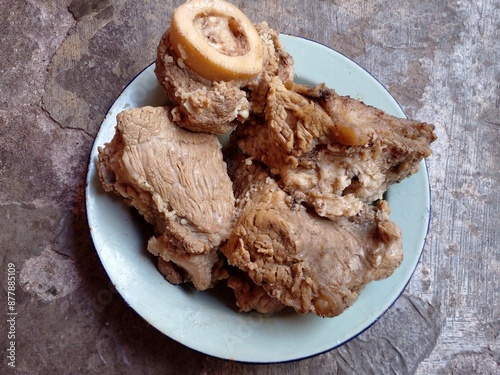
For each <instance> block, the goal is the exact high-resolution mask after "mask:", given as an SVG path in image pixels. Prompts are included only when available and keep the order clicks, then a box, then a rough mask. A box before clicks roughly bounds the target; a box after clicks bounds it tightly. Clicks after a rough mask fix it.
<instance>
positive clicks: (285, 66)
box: [155, 23, 293, 134]
mask: <svg viewBox="0 0 500 375" xmlns="http://www.w3.org/2000/svg"><path fill="white" fill-rule="evenodd" d="M255 27H256V29H257V31H258V33H259V36H260V38H261V40H262V43H263V45H264V52H265V64H264V70H263V72H261V74H260V75H259V76H257V77H256V78H253V79H252V80H249V81H230V82H223V81H221V82H214V81H209V80H207V79H204V78H202V77H200V76H199V75H198V74H196V73H195V72H193V71H191V70H189V69H188V68H187V67H186V66H185V64H184V63H183V62H182V57H180V56H177V55H176V54H175V52H174V51H173V49H172V48H171V46H170V41H169V32H170V31H169V30H167V31H166V32H165V33H164V34H163V36H162V38H161V40H160V43H159V45H158V49H157V59H156V66H155V74H156V76H157V78H158V82H159V83H160V84H161V85H162V86H163V88H164V89H165V92H166V94H167V96H168V98H169V100H170V101H171V102H172V103H173V105H174V108H173V109H172V116H173V120H174V122H175V123H176V124H177V125H179V126H182V127H185V128H187V129H189V130H192V131H196V132H204V133H211V134H224V133H227V132H228V131H231V130H233V129H234V128H235V127H236V126H237V125H238V124H240V123H243V122H244V121H245V120H246V119H247V118H248V117H249V115H250V112H253V111H255V110H257V109H258V108H253V106H255V105H257V106H258V103H261V101H260V100H259V97H260V96H261V94H259V91H258V89H259V87H260V86H259V82H260V79H261V77H262V76H264V75H270V76H276V77H279V78H280V79H282V80H284V81H289V80H293V59H292V57H291V56H290V55H289V54H288V53H287V52H286V51H285V49H284V48H283V46H282V45H281V43H280V41H279V39H278V33H277V32H276V31H274V30H272V29H270V28H269V27H268V26H267V24H266V23H260V24H257V25H255Z"/></svg>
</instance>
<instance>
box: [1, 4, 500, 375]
mask: <svg viewBox="0 0 500 375" xmlns="http://www.w3.org/2000/svg"><path fill="white" fill-rule="evenodd" d="M180 3H181V1H179V0H176V1H173V2H168V1H155V0H148V1H132V0H104V1H98V0H88V1H84V0H73V1H69V0H67V1H64V0H1V1H0V14H2V17H1V18H0V93H1V94H0V248H1V253H0V265H1V268H0V270H1V271H0V272H1V273H2V275H1V285H2V289H3V291H2V295H1V297H0V303H1V305H2V307H1V309H2V311H4V312H3V313H2V314H4V315H2V318H1V319H0V328H1V330H0V348H2V353H3V354H2V363H1V370H0V373H2V374H4V373H10V371H12V369H11V368H10V367H9V366H8V359H7V358H6V357H7V355H6V354H5V353H7V352H8V350H7V349H8V345H10V344H9V340H8V338H7V335H8V329H9V323H8V322H7V319H8V316H7V315H6V311H7V306H8V301H7V291H8V281H7V280H8V267H9V264H13V265H14V266H15V268H16V296H15V297H16V309H17V311H18V312H19V314H18V315H17V316H16V319H17V320H16V332H15V333H16V339H15V340H16V363H15V364H16V368H15V371H17V373H20V374H25V373H26V374H70V373H71V374H85V373H90V374H94V373H105V374H125V373H127V374H139V373H141V374H155V373H172V374H173V373H175V374H179V373H193V374H202V373H220V374H228V373H245V374H283V373H289V374H313V373H329V374H389V373H397V374H413V373H416V374H435V373H444V374H473V373H474V374H475V373H477V374H499V373H500V365H499V363H500V336H499V332H500V306H499V301H500V293H499V289H500V286H499V279H500V251H499V249H500V233H499V232H500V230H499V222H500V215H499V206H500V193H499V191H500V190H499V188H498V186H499V184H500V178H499V165H500V155H499V149H500V147H499V144H500V83H499V82H500V46H499V42H498V41H499V40H500V31H499V30H500V4H499V2H498V1H496V0H478V1H462V0H461V1H451V0H445V1H441V0H424V1H419V2H416V1H413V2H408V1H403V0H391V1H388V0H377V1H375V0H312V1H302V0H268V1H265V2H262V1H257V0H246V1H243V0H238V1H235V4H236V5H238V6H240V7H241V8H242V9H243V10H244V11H245V12H246V13H247V14H248V15H249V17H250V18H251V19H252V20H255V21H259V20H262V19H264V17H265V19H266V20H267V21H268V22H269V24H270V25H271V26H272V27H273V28H276V29H279V30H281V31H283V32H286V33H290V34H296V35H301V36H304V37H307V38H310V39H314V40H317V41H319V42H321V43H323V44H326V45H328V46H330V47H332V48H334V49H336V50H338V51H340V52H342V53H344V54H346V55H347V56H349V57H351V58H352V59H354V60H355V61H356V62H357V63H358V64H360V65H361V66H363V67H364V68H366V69H367V70H368V71H370V72H371V73H372V74H373V75H374V76H375V77H377V79H379V80H380V81H381V82H382V83H383V84H384V85H385V86H386V87H387V88H388V89H389V91H390V92H391V93H392V94H393V96H394V97H395V98H396V99H397V100H398V102H399V103H400V104H401V106H402V107H403V109H404V110H405V112H406V113H407V115H408V116H410V117H415V118H417V119H420V120H423V121H429V122H432V123H435V124H436V125H437V134H438V136H439V139H438V141H437V142H436V143H435V144H434V147H433V148H434V154H433V155H432V157H431V158H430V159H429V160H428V166H429V174H430V181H431V189H432V207H433V211H432V212H433V215H432V220H431V227H430V233H429V235H428V237H427V241H426V244H425V248H424V252H423V256H422V259H421V262H420V264H419V266H418V267H417V270H416V272H415V274H414V276H413V278H412V280H411V282H410V284H409V285H408V287H407V288H406V290H405V293H404V294H403V295H402V297H401V298H400V299H399V300H398V301H397V302H396V304H395V305H394V306H393V307H392V308H391V309H390V310H389V311H388V312H387V313H386V314H385V315H384V316H383V317H382V318H381V319H380V320H379V321H378V322H377V323H376V324H375V325H374V326H373V327H372V328H370V329H369V330H367V331H366V332H364V333H363V334H361V335H360V336H359V337H358V338H356V339H354V340H352V341H351V342H349V343H348V344H346V345H344V346H342V347H340V348H339V349H336V350H333V351H330V352H328V353H325V354H322V355H319V356H317V357H314V358H310V359H306V360H303V361H300V362H296V363H285V364H276V365H262V366H256V365H243V364H238V363H234V362H229V361H224V360H219V359H215V358H211V357H207V356H205V355H203V354H199V353H196V352H194V351H192V350H190V349H187V348H185V347H184V346H183V345H181V344H179V343H177V342H175V341H173V340H171V339H169V338H168V337H166V336H164V335H162V334H161V333H159V332H158V331H156V330H155V329H154V328H153V327H151V326H149V325H148V324H147V322H145V321H144V320H142V318H141V317H139V316H138V315H137V314H136V313H135V312H134V311H133V310H132V309H130V308H129V307H128V306H127V304H126V303H125V302H124V301H123V300H122V298H121V297H120V295H119V294H118V293H116V291H115V290H114V288H113V286H112V285H111V284H110V281H109V279H108V277H107V275H106V272H105V271H104V269H103V267H102V266H101V264H100V261H99V259H98V257H97V254H96V252H95V250H94V248H93V245H92V242H91V240H90V236H89V229H88V226H87V223H86V216H85V207H84V189H85V174H86V169H87V165H88V157H89V152H90V148H91V146H92V142H93V139H94V137H95V135H96V133H97V131H98V129H99V126H100V123H101V121H102V120H103V117H104V115H105V113H106V111H107V109H108V107H109V106H110V105H111V103H113V101H114V100H115V98H116V97H117V96H118V95H119V93H120V92H121V90H122V89H123V88H124V86H125V85H126V84H127V83H128V82H129V81H130V80H131V79H132V78H133V77H134V76H135V75H137V74H138V73H139V72H140V71H141V70H142V69H143V68H144V67H145V66H147V65H148V64H149V63H150V62H152V61H153V60H154V55H155V47H156V44H157V42H158V40H159V37H160V36H161V34H162V33H163V31H164V29H165V28H166V27H167V25H168V19H169V17H170V15H171V12H172V10H173V9H174V8H175V7H176V6H177V5H179V4H180Z"/></svg>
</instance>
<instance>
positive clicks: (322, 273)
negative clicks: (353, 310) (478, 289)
mask: <svg viewBox="0 0 500 375" xmlns="http://www.w3.org/2000/svg"><path fill="white" fill-rule="evenodd" d="M236 159H237V160H236V161H234V162H232V163H233V165H232V166H231V167H230V173H231V175H232V178H233V183H234V191H235V197H236V209H237V215H238V218H237V221H236V225H235V227H234V229H233V231H232V233H231V235H230V237H229V239H228V240H227V242H226V243H225V244H224V245H223V246H222V247H221V251H222V252H223V253H224V255H225V256H226V257H227V259H228V262H229V264H231V265H234V266H237V267H238V268H239V269H241V270H242V271H244V272H246V273H247V274H248V276H249V277H250V278H251V279H252V281H253V282H254V283H255V284H256V285H258V286H261V287H262V288H263V289H264V290H265V291H266V292H267V294H268V295H269V296H270V297H272V298H275V299H278V300H279V301H280V302H281V303H282V304H284V305H286V306H291V307H293V308H294V309H295V310H296V311H297V312H299V313H308V312H312V313H315V314H317V315H320V316H329V317H331V316H336V315H338V314H340V313H341V312H342V311H344V310H345V309H346V308H347V307H348V306H350V305H351V304H352V303H353V302H354V301H355V300H356V298H357V296H358V291H359V290H360V289H361V288H362V287H363V286H364V285H365V284H366V283H368V282H370V281H372V280H376V279H381V278H384V277H387V276H389V275H390V274H392V272H393V271H394V269H395V268H396V267H397V266H398V265H399V264H400V263H401V260H402V241H401V234H400V231H399V228H398V227H397V226H396V225H395V224H394V223H393V222H392V221H391V220H390V219H389V217H388V211H389V208H388V205H387V203H386V202H385V201H381V202H379V204H378V205H377V206H370V205H367V204H364V203H363V206H362V209H361V210H360V211H359V212H358V214H357V215H355V216H352V217H337V218H335V219H334V220H330V219H327V218H323V217H320V216H319V215H317V214H316V213H315V212H314V211H311V210H309V209H307V208H306V207H305V206H304V205H302V204H300V203H297V202H296V201H295V200H294V199H293V198H292V197H291V196H289V195H288V194H287V193H285V192H284V191H283V190H281V189H280V188H279V186H278V185H277V183H276V182H275V180H274V179H273V177H272V176H271V175H270V173H269V172H268V170H267V169H266V168H265V167H262V166H261V164H260V163H258V162H257V161H253V162H252V161H251V159H243V158H236ZM241 286H242V288H243V289H242V290H239V295H237V297H238V300H239V301H245V290H248V293H247V294H249V295H247V297H246V299H247V300H249V301H250V303H248V306H252V302H251V301H252V298H253V299H254V300H255V298H254V294H255V291H254V290H252V289H251V288H248V286H245V284H244V283H242V285H241ZM245 288H246V289H245ZM259 298H260V296H259V295H257V299H256V300H257V302H258V300H259ZM240 303H241V302H240ZM278 306H279V305H278ZM240 308H241V306H240ZM244 308H245V307H243V309H244Z"/></svg>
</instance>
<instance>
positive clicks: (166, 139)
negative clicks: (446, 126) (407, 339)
mask: <svg viewBox="0 0 500 375" xmlns="http://www.w3.org/2000/svg"><path fill="white" fill-rule="evenodd" d="M193 3H202V4H205V5H206V4H210V6H212V7H214V6H215V7H217V6H219V5H220V6H222V7H223V11H219V12H211V11H210V9H212V8H210V9H208V10H207V11H206V12H204V13H203V14H201V15H200V14H198V15H197V16H196V17H194V18H193V25H192V27H191V29H196V30H197V34H198V37H199V36H200V35H201V37H199V38H198V39H197V40H190V39H189V38H188V37H190V35H191V34H189V35H188V34H186V33H184V34H183V31H182V30H183V27H186V25H183V24H182V25H181V24H177V23H175V21H176V20H175V13H174V16H173V19H172V26H171V27H170V28H169V29H168V30H166V32H165V34H164V35H163V37H162V38H161V40H160V42H159V46H158V50H157V52H158V53H157V60H156V66H155V73H156V76H157V79H158V82H159V84H160V85H161V86H162V87H163V88H164V89H165V90H164V91H165V93H166V96H167V97H168V100H169V101H168V105H165V106H162V107H142V108H132V109H128V110H125V111H123V112H121V113H119V114H118V115H117V125H116V133H115V135H114V137H113V139H112V140H111V141H110V142H109V143H106V144H105V145H104V146H103V147H100V148H99V159H98V173H99V176H100V179H101V182H102V186H103V187H104V189H105V190H106V191H110V192H114V193H116V194H118V195H120V196H121V197H123V199H124V200H125V202H127V204H129V205H130V206H133V207H135V208H136V209H137V210H138V211H139V213H140V214H141V215H142V216H143V217H144V218H145V220H146V221H147V222H148V223H150V224H151V225H152V227H153V228H154V236H153V237H151V238H150V239H149V241H148V245H147V249H148V250H149V252H150V253H152V254H154V255H155V256H157V260H158V269H159V271H160V272H161V273H162V274H163V275H164V276H165V277H166V279H167V280H168V281H169V282H171V283H173V284H181V283H192V285H193V286H194V287H195V288H196V289H198V290H200V291H203V290H206V289H209V288H213V287H214V286H215V285H216V284H219V285H220V283H225V285H227V286H228V287H229V288H230V289H232V290H233V291H234V295H235V300H236V305H237V306H238V308H239V310H240V311H244V312H246V311H251V310H256V311H259V312H262V313H271V312H276V311H280V310H282V309H284V308H287V307H289V308H293V309H294V310H295V311H297V312H298V313H301V314H304V313H314V314H317V315H319V316H325V317H332V316H336V315H338V314H340V313H342V312H343V311H344V310H345V309H346V308H348V307H349V306H350V305H352V304H353V302H354V301H355V300H356V299H357V296H358V293H359V292H360V290H361V289H362V288H363V286H364V285H366V284H367V283H368V282H370V281H372V280H379V279H382V278H386V277H388V276H390V275H391V274H392V273H393V271H394V270H395V269H396V268H397V267H398V266H399V265H400V264H401V261H402V259H403V247H402V241H403V239H402V237H401V231H400V229H399V227H398V225H397V224H396V223H394V222H393V221H391V219H390V218H389V213H390V207H389V204H388V202H387V201H386V200H384V193H385V192H386V191H387V188H388V187H389V186H390V185H391V184H394V183H398V182H399V181H401V180H402V179H404V178H406V177H408V176H410V175H412V174H414V173H415V172H417V171H418V168H419V164H420V161H421V160H422V159H423V158H425V157H427V156H429V155H430V154H431V149H430V147H429V145H430V144H431V143H432V142H433V141H434V140H435V139H436V136H435V134H434V127H433V126H432V125H430V124H426V123H422V122H419V121H413V120H408V119H402V118H396V117H394V116H391V115H389V114H387V113H384V112H383V111H381V110H379V109H376V108H374V107H371V106H368V105H365V104H364V103H362V102H361V101H358V100H355V99H352V98H350V97H346V96H340V95H338V94H337V93H336V92H335V91H334V90H333V89H331V88H328V87H326V86H325V85H324V84H318V85H317V86H311V87H310V86H305V85H301V84H297V83H294V82H293V78H294V66H293V65H294V63H293V58H292V57H291V56H290V55H289V54H288V53H287V51H286V50H285V49H284V47H283V45H282V44H281V43H280V41H279V38H278V33H277V32H276V31H275V30H273V29H271V28H270V27H269V26H268V25H267V24H266V23H259V24H255V25H254V24H251V29H249V28H250V26H248V23H249V22H250V21H248V19H246V18H241V15H240V14H239V13H235V14H236V15H232V16H231V17H232V18H231V17H224V11H227V12H229V13H231V12H233V11H234V12H236V11H235V10H234V9H233V8H234V6H232V5H231V4H229V3H226V2H224V1H221V0H217V1H210V2H207V1H206V0H191V1H188V2H186V3H185V4H184V5H182V6H181V7H179V8H180V11H179V12H181V11H184V12H188V11H192V9H187V10H186V9H184V8H182V7H186V4H188V5H187V6H188V7H189V4H191V5H192V4H193ZM219 3H220V4H219ZM213 4H215V5H213ZM228 6H229V8H227V7H228ZM228 9H230V10H229V11H228ZM236 10H237V9H236ZM237 11H239V10H237ZM176 12H177V11H176ZM230 15H231V14H230ZM238 17H240V18H238ZM185 18H186V17H184V18H183V20H181V21H178V23H179V22H185ZM234 19H236V20H237V21H238V22H240V23H242V24H243V26H242V25H236V26H235V25H234V21H231V20H234ZM248 30H250V31H248ZM174 32H175V33H177V34H178V35H177V34H175V35H177V36H176V37H175V38H174V37H172V35H174ZM251 33H253V34H251ZM247 34H248V35H250V36H248V35H247ZM251 35H257V40H258V42H255V37H254V39H253V44H251V45H249V44H250V43H248V40H249V38H251ZM175 43H180V44H179V45H174V44H175ZM196 43H205V44H207V45H208V47H206V46H205V47H206V51H208V52H206V55H207V56H201V57H200V56H198V55H196V53H199V51H200V50H201V51H202V53H205V52H203V51H205V50H202V49H199V48H198V49H197V48H195V47H197V45H196ZM205 47H204V48H205ZM222 47H223V48H222ZM252 48H253V49H255V48H257V50H256V51H253V55H252V59H251V60H249V61H246V62H245V64H252V63H253V62H255V64H257V65H258V66H257V68H258V69H255V67H252V69H254V71H253V73H251V74H244V73H240V72H239V71H237V69H239V68H240V67H239V65H237V64H240V60H241V59H239V60H237V59H238V58H240V57H241V56H243V55H245V54H247V53H249V49H252ZM214 54H215V55H214ZM255 56H257V58H255ZM204 57H207V59H212V60H213V61H212V60H210V61H212V62H213V66H211V68H210V70H208V71H207V68H206V66H207V65H201V68H200V65H197V63H198V60H199V59H201V58H204ZM218 59H221V60H220V61H219V60H218ZM224 59H226V60H228V64H229V65H228V66H229V68H225V66H224V64H225V62H226V60H224ZM247 60H248V59H247ZM234 61H236V62H235V64H236V65H234V64H233V65H231V64H232V63H233V62H234ZM232 66H236V68H234V76H231V77H233V78H232V79H229V80H228V79H226V80H223V79H218V78H217V75H215V78H214V76H211V75H210V74H211V72H212V71H213V72H216V73H217V72H219V68H220V71H221V72H222V70H223V69H226V70H227V69H229V70H231V69H233V68H232ZM243 68H246V67H243ZM255 71H256V72H255ZM207 72H208V73H207ZM231 72H233V71H230V72H229V73H231ZM209 73H210V74H209ZM228 133H230V136H229V141H228V142H225V145H222V144H221V141H220V140H219V137H218V135H220V134H228Z"/></svg>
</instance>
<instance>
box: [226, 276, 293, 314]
mask: <svg viewBox="0 0 500 375" xmlns="http://www.w3.org/2000/svg"><path fill="white" fill-rule="evenodd" d="M227 286H228V287H229V288H231V289H232V290H233V291H234V296H235V298H236V305H237V306H238V307H239V309H240V312H250V311H253V310H255V311H257V312H260V313H262V314H269V313H274V312H279V311H281V310H283V309H285V308H286V307H287V306H286V305H284V304H282V303H281V301H280V300H279V299H277V298H274V297H271V296H270V295H269V294H268V293H267V292H266V290H265V289H264V288H263V287H261V286H260V285H257V284H255V283H254V282H253V281H252V280H251V279H250V278H249V277H248V276H246V275H245V274H242V275H232V276H231V277H229V279H228V280H227Z"/></svg>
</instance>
